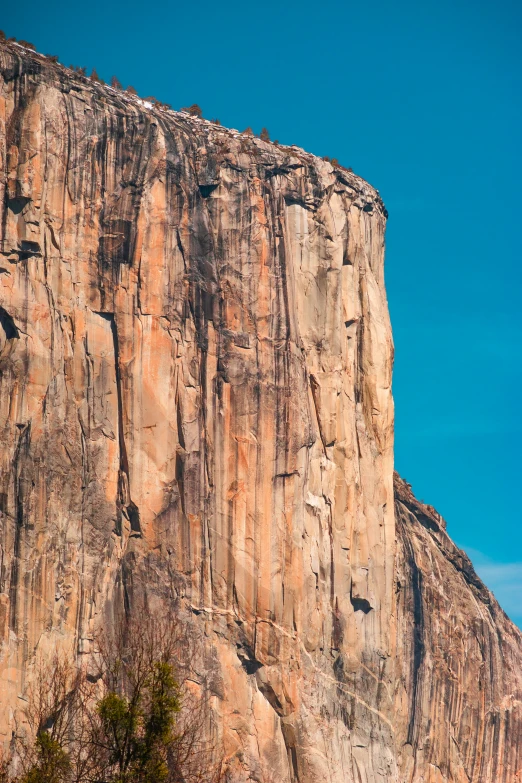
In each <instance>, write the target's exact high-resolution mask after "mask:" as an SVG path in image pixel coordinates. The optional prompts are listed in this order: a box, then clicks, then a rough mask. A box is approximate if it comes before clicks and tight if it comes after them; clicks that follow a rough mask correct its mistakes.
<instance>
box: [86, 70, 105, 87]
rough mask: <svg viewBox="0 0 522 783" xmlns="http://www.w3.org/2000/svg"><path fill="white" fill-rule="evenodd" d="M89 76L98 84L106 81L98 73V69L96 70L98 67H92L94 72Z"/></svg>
mask: <svg viewBox="0 0 522 783" xmlns="http://www.w3.org/2000/svg"><path fill="white" fill-rule="evenodd" d="M89 78H90V80H91V82H97V84H103V83H104V82H103V81H102V80H101V79H100V77H99V76H98V73H97V71H96V68H93V69H92V73H91V75H90V77H89Z"/></svg>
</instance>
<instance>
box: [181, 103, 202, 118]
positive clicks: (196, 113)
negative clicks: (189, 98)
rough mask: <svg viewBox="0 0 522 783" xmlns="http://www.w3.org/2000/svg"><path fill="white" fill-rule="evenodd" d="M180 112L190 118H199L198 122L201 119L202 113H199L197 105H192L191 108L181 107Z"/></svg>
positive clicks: (199, 108) (199, 109)
mask: <svg viewBox="0 0 522 783" xmlns="http://www.w3.org/2000/svg"><path fill="white" fill-rule="evenodd" d="M181 111H184V112H186V113H187V114H191V115H192V117H199V119H200V120H201V119H202V117H203V112H202V111H201V107H200V106H198V104H197V103H193V104H192V106H183V107H182V108H181Z"/></svg>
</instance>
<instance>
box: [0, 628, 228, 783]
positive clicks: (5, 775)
mask: <svg viewBox="0 0 522 783" xmlns="http://www.w3.org/2000/svg"><path fill="white" fill-rule="evenodd" d="M180 638H181V637H180V634H179V633H178V629H177V627H176V625H175V624H174V623H172V622H170V621H168V620H165V621H162V620H160V619H157V618H154V619H153V620H144V621H142V622H140V623H136V622H124V623H121V624H120V625H119V626H118V628H117V631H116V632H115V633H113V634H111V635H101V636H99V637H98V639H97V640H96V642H97V644H96V647H97V651H96V654H95V656H94V657H95V662H94V663H93V664H92V665H91V666H90V668H89V669H87V670H85V671H79V670H78V669H77V668H76V667H74V666H73V665H72V664H71V663H70V661H69V659H68V658H67V657H65V656H62V655H58V654H57V655H55V656H54V657H53V659H52V660H51V662H50V663H48V664H42V665H40V666H39V668H38V669H37V672H36V675H35V678H34V685H33V686H32V688H31V690H30V692H29V693H28V707H27V709H26V714H25V717H26V722H27V727H28V731H26V732H25V734H24V733H22V732H20V735H19V737H18V738H17V746H16V754H15V755H16V758H15V759H14V761H16V759H18V766H19V768H20V767H21V770H20V769H19V770H18V774H17V775H15V774H13V766H15V765H14V764H13V763H12V764H11V765H9V764H7V763H4V765H3V767H2V765H1V764H0V783H8V782H9V783H218V781H220V780H221V779H222V764H221V760H220V756H219V754H218V753H217V750H216V748H215V746H214V745H213V743H212V742H209V741H208V739H207V737H208V731H207V712H206V705H205V702H204V700H203V699H202V698H197V697H195V695H194V693H192V692H190V691H189V690H188V689H186V688H184V687H183V686H182V685H181V684H180V679H181V678H180V671H181V668H180V665H179V658H180ZM9 770H11V774H9Z"/></svg>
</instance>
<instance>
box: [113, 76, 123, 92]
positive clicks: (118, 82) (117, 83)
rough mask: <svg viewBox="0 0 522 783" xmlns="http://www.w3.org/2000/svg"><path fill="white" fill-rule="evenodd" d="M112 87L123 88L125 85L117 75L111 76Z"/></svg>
mask: <svg viewBox="0 0 522 783" xmlns="http://www.w3.org/2000/svg"><path fill="white" fill-rule="evenodd" d="M111 87H114V89H115V90H122V89H123V87H122V86H121V82H120V80H119V79H118V77H117V76H111Z"/></svg>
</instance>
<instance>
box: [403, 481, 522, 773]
mask: <svg viewBox="0 0 522 783" xmlns="http://www.w3.org/2000/svg"><path fill="white" fill-rule="evenodd" d="M395 494H396V503H395V508H396V527H397V574H396V579H397V584H396V591H397V617H398V625H397V651H396V672H397V678H396V685H395V688H396V701H397V717H396V720H395V731H396V742H397V751H398V761H399V770H400V774H399V779H400V780H404V781H408V782H410V781H411V782H412V783H443V782H445V781H456V782H458V783H468V781H472V783H482V781H488V783H489V781H491V783H508V782H509V783H512V781H520V780H521V779H522V634H521V633H520V631H519V630H518V628H516V627H515V626H514V625H513V624H512V623H511V621H510V620H509V619H508V618H507V617H506V615H505V614H504V612H503V611H502V609H501V608H500V607H499V605H498V603H497V602H496V600H495V598H494V597H493V596H492V595H491V593H490V592H489V591H488V590H487V589H486V587H485V586H484V585H483V583H482V582H481V581H480V579H479V578H478V576H477V575H476V573H475V571H474V569H473V566H472V565H471V563H470V561H469V559H468V558H467V556H466V555H465V553H464V552H462V551H461V550H460V549H458V548H457V547H456V546H455V544H454V543H453V542H452V541H451V539H450V538H449V536H448V534H447V533H446V529H445V527H446V526H445V523H444V520H443V519H442V518H441V517H440V515H439V514H437V512H436V511H435V510H434V509H433V508H432V507H431V506H426V505H424V504H423V503H419V501H418V500H416V499H415V497H414V496H413V494H412V492H411V488H410V486H409V485H408V484H406V482H404V481H402V480H401V479H400V478H399V477H398V476H397V475H396V476H395Z"/></svg>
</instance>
